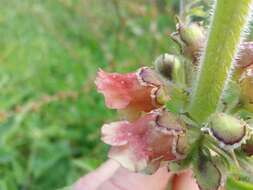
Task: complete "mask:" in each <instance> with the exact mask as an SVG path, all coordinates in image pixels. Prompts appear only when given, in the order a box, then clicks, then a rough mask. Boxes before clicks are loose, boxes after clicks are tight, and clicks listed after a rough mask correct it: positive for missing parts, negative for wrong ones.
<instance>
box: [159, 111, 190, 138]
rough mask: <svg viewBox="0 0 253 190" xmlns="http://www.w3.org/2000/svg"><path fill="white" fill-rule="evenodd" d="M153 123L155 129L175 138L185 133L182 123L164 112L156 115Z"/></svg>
mask: <svg viewBox="0 0 253 190" xmlns="http://www.w3.org/2000/svg"><path fill="white" fill-rule="evenodd" d="M155 123H156V127H157V128H158V129H159V130H160V131H162V132H164V133H168V134H172V135H175V136H176V135H179V134H183V133H184V132H185V129H184V128H183V127H182V125H183V123H182V122H180V121H179V120H178V119H177V118H176V116H174V115H172V114H170V113H169V112H167V111H165V110H163V111H161V112H160V113H159V114H158V115H157V117H156V120H155Z"/></svg>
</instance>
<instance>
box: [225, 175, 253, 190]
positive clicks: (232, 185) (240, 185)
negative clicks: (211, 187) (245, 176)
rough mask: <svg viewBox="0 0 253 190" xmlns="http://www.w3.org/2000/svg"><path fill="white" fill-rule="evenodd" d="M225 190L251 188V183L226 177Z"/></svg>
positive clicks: (252, 186) (250, 189) (252, 189)
mask: <svg viewBox="0 0 253 190" xmlns="http://www.w3.org/2000/svg"><path fill="white" fill-rule="evenodd" d="M226 190H253V184H251V183H248V182H244V181H239V180H236V179H234V178H231V177H230V178H228V179H227V184H226Z"/></svg>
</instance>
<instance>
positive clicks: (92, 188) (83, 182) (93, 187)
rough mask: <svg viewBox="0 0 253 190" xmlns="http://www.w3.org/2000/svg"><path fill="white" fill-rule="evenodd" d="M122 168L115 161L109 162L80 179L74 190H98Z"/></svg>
mask: <svg viewBox="0 0 253 190" xmlns="http://www.w3.org/2000/svg"><path fill="white" fill-rule="evenodd" d="M119 168H120V165H119V164H118V163H117V162H116V161H114V160H108V161H107V162H105V163H104V164H103V165H102V166H100V167H99V168H98V169H97V170H96V171H94V172H91V173H90V174H88V175H86V176H84V177H82V178H80V179H79V180H78V181H77V182H76V183H75V184H74V185H73V190H97V189H98V187H99V186H100V185H101V184H102V183H103V182H105V181H107V180H108V179H109V178H111V177H112V176H113V175H114V173H115V172H116V171H117V170H118V169H119Z"/></svg>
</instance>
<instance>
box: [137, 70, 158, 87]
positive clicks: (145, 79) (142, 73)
mask: <svg viewBox="0 0 253 190" xmlns="http://www.w3.org/2000/svg"><path fill="white" fill-rule="evenodd" d="M137 78H138V80H139V82H140V84H141V85H143V86H154V87H159V86H160V85H161V84H162V82H161V80H162V79H161V78H160V77H159V75H158V74H157V73H156V72H155V71H154V70H153V69H151V68H149V67H142V68H140V69H139V70H138V71H137Z"/></svg>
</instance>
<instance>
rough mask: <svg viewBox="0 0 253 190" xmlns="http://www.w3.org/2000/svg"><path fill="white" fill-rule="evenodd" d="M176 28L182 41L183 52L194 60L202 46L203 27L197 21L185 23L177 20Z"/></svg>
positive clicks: (203, 37) (203, 38) (203, 39)
mask: <svg viewBox="0 0 253 190" xmlns="http://www.w3.org/2000/svg"><path fill="white" fill-rule="evenodd" d="M177 30H178V33H179V36H180V39H181V41H182V42H183V43H184V47H183V50H184V53H185V54H186V55H187V56H188V57H190V58H192V59H193V60H194V61H196V60H197V58H198V57H199V53H200V50H201V48H202V47H203V46H204V41H205V34H204V29H203V28H202V27H201V26H200V25H199V24H197V23H190V24H187V25H186V24H183V23H182V22H180V21H179V23H178V25H177Z"/></svg>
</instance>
